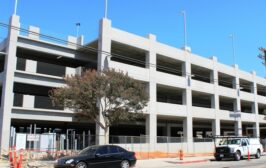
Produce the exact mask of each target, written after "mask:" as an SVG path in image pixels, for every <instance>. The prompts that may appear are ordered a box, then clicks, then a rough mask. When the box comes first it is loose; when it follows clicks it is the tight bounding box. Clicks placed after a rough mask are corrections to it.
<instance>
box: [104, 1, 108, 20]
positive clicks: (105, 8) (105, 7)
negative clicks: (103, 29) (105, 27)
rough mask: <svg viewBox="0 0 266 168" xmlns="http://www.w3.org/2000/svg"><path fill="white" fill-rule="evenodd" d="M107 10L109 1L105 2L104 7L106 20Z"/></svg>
mask: <svg viewBox="0 0 266 168" xmlns="http://www.w3.org/2000/svg"><path fill="white" fill-rule="evenodd" d="M107 9H108V0H105V5H104V18H105V19H107V12H108V11H107Z"/></svg>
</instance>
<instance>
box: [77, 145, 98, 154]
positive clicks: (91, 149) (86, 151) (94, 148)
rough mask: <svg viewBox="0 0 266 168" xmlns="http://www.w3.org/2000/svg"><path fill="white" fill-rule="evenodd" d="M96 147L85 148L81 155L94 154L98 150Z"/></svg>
mask: <svg viewBox="0 0 266 168" xmlns="http://www.w3.org/2000/svg"><path fill="white" fill-rule="evenodd" d="M96 149H97V148H96V147H88V148H85V149H83V150H82V151H81V152H80V153H79V154H80V155H94V154H95V151H96Z"/></svg>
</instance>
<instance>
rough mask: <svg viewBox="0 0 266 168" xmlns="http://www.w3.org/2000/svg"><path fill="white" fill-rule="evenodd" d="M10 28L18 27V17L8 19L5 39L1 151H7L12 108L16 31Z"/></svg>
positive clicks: (0, 130)
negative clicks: (7, 32) (8, 26)
mask: <svg viewBox="0 0 266 168" xmlns="http://www.w3.org/2000/svg"><path fill="white" fill-rule="evenodd" d="M12 27H20V23H19V16H17V15H13V16H11V18H10V29H9V34H8V38H7V48H6V53H7V55H6V56H5V68H4V72H3V73H4V80H3V86H2V100H1V110H0V144H1V146H0V147H1V149H2V150H6V151H8V148H9V137H10V126H11V110H12V107H13V99H14V94H13V86H14V71H15V69H16V62H17V57H16V52H17V39H18V34H19V32H18V30H16V29H12Z"/></svg>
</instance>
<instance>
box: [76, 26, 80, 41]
mask: <svg viewBox="0 0 266 168" xmlns="http://www.w3.org/2000/svg"><path fill="white" fill-rule="evenodd" d="M79 27H80V23H76V28H77V35H76V37H77V38H78V36H79Z"/></svg>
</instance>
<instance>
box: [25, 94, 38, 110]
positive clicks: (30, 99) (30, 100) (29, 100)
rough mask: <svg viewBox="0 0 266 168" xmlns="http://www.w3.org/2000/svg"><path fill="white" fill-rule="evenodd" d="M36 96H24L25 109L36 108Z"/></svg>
mask: <svg viewBox="0 0 266 168" xmlns="http://www.w3.org/2000/svg"><path fill="white" fill-rule="evenodd" d="M34 100H35V96H32V95H23V105H22V107H25V108H34Z"/></svg>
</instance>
